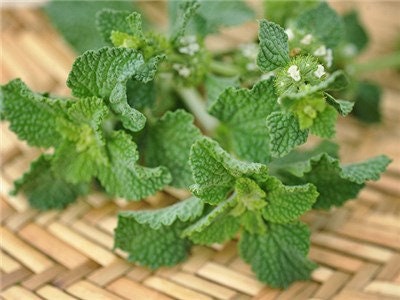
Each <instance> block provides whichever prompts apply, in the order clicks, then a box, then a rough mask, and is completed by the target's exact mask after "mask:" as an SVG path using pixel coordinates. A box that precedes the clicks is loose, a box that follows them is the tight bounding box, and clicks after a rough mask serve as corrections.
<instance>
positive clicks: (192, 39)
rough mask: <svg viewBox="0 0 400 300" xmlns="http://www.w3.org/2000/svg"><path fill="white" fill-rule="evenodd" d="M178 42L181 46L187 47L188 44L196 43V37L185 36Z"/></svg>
mask: <svg viewBox="0 0 400 300" xmlns="http://www.w3.org/2000/svg"><path fill="white" fill-rule="evenodd" d="M179 42H180V43H181V44H183V45H188V44H193V43H196V42H197V39H196V36H195V35H187V36H184V37H182V38H181V39H180V40H179Z"/></svg>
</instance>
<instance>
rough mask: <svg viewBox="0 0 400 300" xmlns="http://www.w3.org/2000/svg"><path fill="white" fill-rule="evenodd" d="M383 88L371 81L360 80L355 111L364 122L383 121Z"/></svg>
mask: <svg viewBox="0 0 400 300" xmlns="http://www.w3.org/2000/svg"><path fill="white" fill-rule="evenodd" d="M381 97H382V89H381V88H380V87H379V86H378V85H376V84H374V83H371V82H366V81H364V82H359V83H358V84H357V88H356V95H355V99H354V101H355V104H354V109H353V113H354V115H355V116H356V117H357V118H358V119H360V120H361V121H363V122H366V123H378V122H380V121H381V119H382V116H381V111H382V110H381V101H380V100H381Z"/></svg>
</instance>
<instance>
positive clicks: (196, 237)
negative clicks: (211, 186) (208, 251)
mask: <svg viewBox="0 0 400 300" xmlns="http://www.w3.org/2000/svg"><path fill="white" fill-rule="evenodd" d="M235 203H236V200H235V199H234V198H233V197H231V198H228V199H226V200H224V201H222V202H220V203H219V204H218V205H217V206H216V207H215V208H213V210H212V211H211V212H210V213H208V214H207V215H205V216H204V217H202V218H201V219H199V220H198V221H197V222H195V223H194V224H192V225H190V226H189V227H187V228H186V229H185V230H184V231H183V232H182V236H183V237H188V238H189V239H191V240H192V241H193V242H195V243H196V244H203V245H210V244H213V243H223V242H225V241H226V240H228V239H231V238H232V237H233V236H234V235H235V234H236V233H237V232H238V230H239V227H240V224H239V222H238V220H237V219H236V218H234V217H233V216H231V215H229V214H228V213H229V210H230V209H232V207H233V206H234V205H235Z"/></svg>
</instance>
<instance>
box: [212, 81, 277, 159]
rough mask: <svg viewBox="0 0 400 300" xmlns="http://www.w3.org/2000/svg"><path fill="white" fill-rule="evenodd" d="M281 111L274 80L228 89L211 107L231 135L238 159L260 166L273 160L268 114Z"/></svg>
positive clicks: (213, 113) (214, 114)
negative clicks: (251, 86)
mask: <svg viewBox="0 0 400 300" xmlns="http://www.w3.org/2000/svg"><path fill="white" fill-rule="evenodd" d="M278 109H279V104H278V102H277V97H276V95H275V89H274V86H273V79H272V78H271V79H269V80H265V81H261V82H259V83H257V84H256V85H254V87H253V88H252V89H251V90H249V89H235V88H228V89H226V90H225V91H224V92H223V93H222V94H221V95H220V96H219V98H218V100H217V101H215V102H214V103H213V104H212V105H211V106H210V108H209V112H210V114H212V115H213V116H215V117H217V118H218V119H219V120H221V121H222V122H223V123H224V124H225V125H226V126H227V127H228V128H229V129H230V134H231V136H232V142H231V143H232V146H233V149H234V151H235V152H236V153H237V154H238V156H239V157H241V158H243V159H245V160H248V161H255V162H261V163H267V162H269V160H270V149H269V143H270V141H269V135H268V129H267V126H266V125H265V120H266V118H267V116H268V115H270V114H271V113H272V112H274V111H277V110H278Z"/></svg>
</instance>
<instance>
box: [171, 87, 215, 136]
mask: <svg viewBox="0 0 400 300" xmlns="http://www.w3.org/2000/svg"><path fill="white" fill-rule="evenodd" d="M175 90H176V92H177V93H178V94H179V96H181V98H182V100H183V102H184V103H185V104H186V106H187V108H188V109H189V110H190V111H191V112H192V113H193V115H194V116H195V117H196V119H197V121H198V122H199V123H200V125H201V127H202V128H203V129H204V131H205V132H206V133H211V132H213V131H214V129H215V127H216V126H217V125H218V121H217V119H215V118H214V117H212V116H211V115H209V114H208V112H207V109H206V104H205V101H204V99H203V98H202V97H201V95H200V93H199V92H198V91H197V90H196V89H195V88H182V87H176V88H175Z"/></svg>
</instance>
